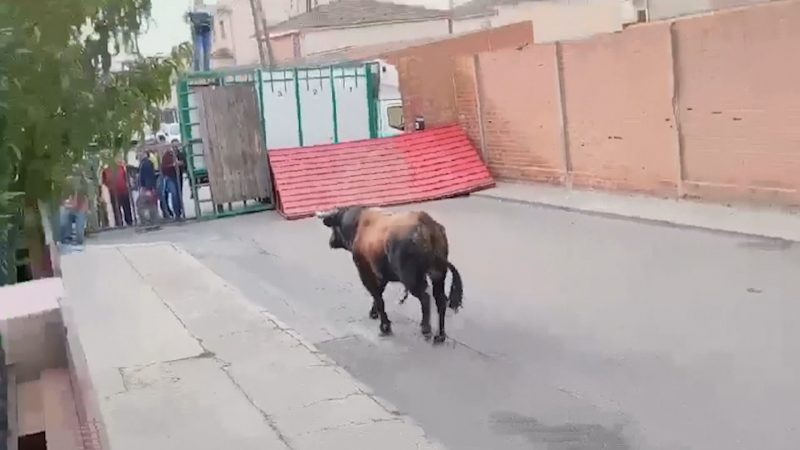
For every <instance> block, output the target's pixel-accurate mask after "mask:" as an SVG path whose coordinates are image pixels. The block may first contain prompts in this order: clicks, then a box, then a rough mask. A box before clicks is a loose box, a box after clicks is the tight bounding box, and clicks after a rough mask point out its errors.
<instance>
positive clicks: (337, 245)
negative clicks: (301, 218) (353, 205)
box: [316, 208, 349, 250]
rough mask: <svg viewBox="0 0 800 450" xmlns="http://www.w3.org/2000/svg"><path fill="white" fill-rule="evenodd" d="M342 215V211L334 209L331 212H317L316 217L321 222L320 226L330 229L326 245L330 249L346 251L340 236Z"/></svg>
mask: <svg viewBox="0 0 800 450" xmlns="http://www.w3.org/2000/svg"><path fill="white" fill-rule="evenodd" d="M342 215H343V210H342V209H339V208H336V209H333V210H331V211H325V212H322V211H318V212H317V213H316V216H317V218H318V219H320V220H322V224H323V225H325V226H326V227H328V228H330V229H331V237H330V238H329V239H328V245H330V247H331V248H332V249H334V250H335V249H345V250H348V249H349V248H348V245H347V242H346V241H345V239H344V236H342Z"/></svg>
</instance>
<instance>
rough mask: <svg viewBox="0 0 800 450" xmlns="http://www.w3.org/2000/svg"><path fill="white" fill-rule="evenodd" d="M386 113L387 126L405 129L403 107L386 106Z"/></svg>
mask: <svg viewBox="0 0 800 450" xmlns="http://www.w3.org/2000/svg"><path fill="white" fill-rule="evenodd" d="M386 115H387V116H388V118H389V126H390V127H392V128H394V129H395V130H401V131H402V130H404V129H405V124H406V120H405V116H403V107H402V106H401V105H397V106H390V107H388V108H386Z"/></svg>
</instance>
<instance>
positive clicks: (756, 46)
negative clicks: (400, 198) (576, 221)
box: [398, 1, 800, 206]
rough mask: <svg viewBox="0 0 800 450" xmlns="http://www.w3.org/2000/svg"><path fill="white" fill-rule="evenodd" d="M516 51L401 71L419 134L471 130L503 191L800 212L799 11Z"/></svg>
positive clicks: (762, 10)
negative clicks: (528, 185) (536, 185)
mask: <svg viewBox="0 0 800 450" xmlns="http://www.w3.org/2000/svg"><path fill="white" fill-rule="evenodd" d="M506 37H507V39H506V40H505V41H503V42H504V44H505V45H506V47H505V48H504V49H502V50H492V51H486V52H482V53H480V54H479V55H478V56H477V58H472V57H468V56H467V57H464V56H461V57H457V58H455V59H453V58H452V57H450V56H449V55H451V54H452V53H437V50H436V48H433V47H432V48H428V49H425V50H419V51H417V53H415V54H414V55H412V56H403V57H401V58H399V67H398V68H399V70H400V76H401V78H400V83H401V92H402V93H403V101H404V107H405V108H406V114H407V119H409V123H413V122H412V121H411V120H410V119H411V118H413V116H414V115H416V114H422V115H424V116H425V118H426V120H427V122H428V124H430V125H439V124H445V123H454V122H457V123H460V124H461V125H462V126H463V127H464V128H465V129H466V130H467V132H468V133H469V135H470V138H471V139H473V140H474V141H477V142H478V145H476V147H478V148H481V144H482V146H483V148H484V149H485V153H486V159H487V162H488V165H489V168H490V170H491V171H492V172H493V173H494V174H495V175H496V176H497V177H498V178H499V179H507V180H516V181H531V182H550V183H553V182H555V183H561V182H564V181H565V180H568V181H570V182H571V185H573V186H578V187H591V188H601V189H608V190H621V191H634V192H646V193H652V194H656V195H660V196H664V195H666V196H678V195H687V196H692V197H699V198H704V199H711V200H726V201H729V200H744V201H755V202H759V203H775V204H783V205H787V204H788V205H793V206H797V205H800V175H798V174H800V114H797V111H798V110H800V89H798V80H800V59H798V58H796V57H795V56H794V55H795V54H796V52H797V51H798V50H797V49H799V48H800V2H797V1H794V2H775V3H770V4H764V5H757V6H753V7H749V8H744V9H740V10H729V11H724V12H718V13H716V14H714V15H712V16H704V17H692V18H683V19H678V20H676V21H673V22H658V23H652V24H643V25H635V26H632V27H629V28H627V29H626V30H625V31H623V32H621V33H613V34H606V35H600V36H597V37H595V38H593V39H590V40H586V41H581V42H570V43H563V44H558V45H557V46H554V45H544V44H538V45H535V44H531V45H528V46H527V47H526V46H524V45H522V46H518V45H511V44H512V42H513V39H511V38H508V36H506ZM522 37H523V36H522V35H519V36H517V38H518V39H522ZM470 42H473V44H471V45H472V46H471V47H470V48H472V49H474V48H477V47H479V45H478V44H476V43H475V42H476V41H475V40H472V41H470ZM495 44H496V42H492V44H491V45H488V44H486V43H484V46H485V47H489V46H490V47H492V48H493V49H495V48H497V47H498V46H499V45H495ZM448 45H450V46H452V45H455V44H453V43H450V44H448ZM515 47H516V48H515ZM441 48H444V47H440V48H439V49H441ZM454 51H455V49H454V48H453V47H447V52H454ZM464 51H465V52H466V50H464ZM473 60H476V61H478V64H477V65H475V64H473V63H472V61H473ZM470 71H471V73H470ZM476 86H478V89H476ZM476 92H479V93H480V95H479V96H478V97H477V98H476V95H475V93H476ZM478 105H480V108H478ZM481 140H482V142H481Z"/></svg>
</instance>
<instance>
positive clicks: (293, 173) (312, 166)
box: [269, 125, 494, 219]
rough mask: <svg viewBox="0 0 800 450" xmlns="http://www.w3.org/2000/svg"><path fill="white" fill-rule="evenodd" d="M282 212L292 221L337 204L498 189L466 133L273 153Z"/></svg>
mask: <svg viewBox="0 0 800 450" xmlns="http://www.w3.org/2000/svg"><path fill="white" fill-rule="evenodd" d="M269 157H270V164H271V166H272V171H273V173H274V175H275V186H276V189H277V191H278V210H279V211H280V212H281V214H283V216H284V217H286V218H287V219H298V218H301V217H308V216H311V215H313V214H314V212H315V211H321V210H327V209H330V208H333V207H337V206H349V205H356V204H360V205H369V206H390V205H400V204H406V203H414V202H421V201H427V200H435V199H439V198H446V197H453V196H456V195H460V194H466V193H469V192H474V191H477V190H480V189H483V188H487V187H491V186H494V179H493V178H492V176H491V174H489V170H488V169H487V168H486V165H484V164H483V161H481V159H480V157H479V156H478V152H477V151H476V150H475V148H474V147H473V146H472V144H471V143H470V141H469V139H468V138H467V135H466V133H465V132H464V130H462V129H461V127H459V126H457V125H454V126H447V127H441V128H434V129H430V130H425V131H418V132H414V133H407V134H401V135H398V136H393V137H389V138H382V139H370V140H364V141H356V142H345V143H340V144H329V145H317V146H314V147H302V148H286V149H276V150H270V153H269Z"/></svg>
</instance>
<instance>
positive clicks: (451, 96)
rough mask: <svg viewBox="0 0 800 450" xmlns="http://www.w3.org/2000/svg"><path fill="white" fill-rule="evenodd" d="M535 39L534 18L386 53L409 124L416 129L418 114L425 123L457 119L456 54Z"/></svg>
mask: <svg viewBox="0 0 800 450" xmlns="http://www.w3.org/2000/svg"><path fill="white" fill-rule="evenodd" d="M532 41H533V26H532V25H531V22H521V23H517V24H512V25H508V26H505V27H498V28H493V29H490V30H486V31H479V32H476V33H471V34H467V35H464V36H459V37H454V38H452V39H445V40H442V41H437V42H433V43H431V44H427V45H422V46H417V47H412V48H407V49H403V50H400V51H397V52H392V53H389V54H388V55H386V56H387V60H388V61H389V62H392V63H393V64H395V66H396V67H397V71H398V77H399V82H400V93H401V95H402V97H403V111H404V113H405V116H406V124H407V127H410V128H409V129H413V126H414V117H415V116H417V115H422V116H423V117H424V118H425V123H426V126H438V125H448V124H452V123H456V122H457V121H458V113H457V106H456V100H455V97H456V92H455V91H456V88H455V85H454V82H453V75H454V70H455V66H454V63H453V59H454V58H457V57H459V56H464V55H473V54H476V53H480V52H486V51H492V50H496V49H505V48H509V47H516V46H521V45H524V44H526V43H530V42H532ZM461 79H462V80H463V77H461Z"/></svg>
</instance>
